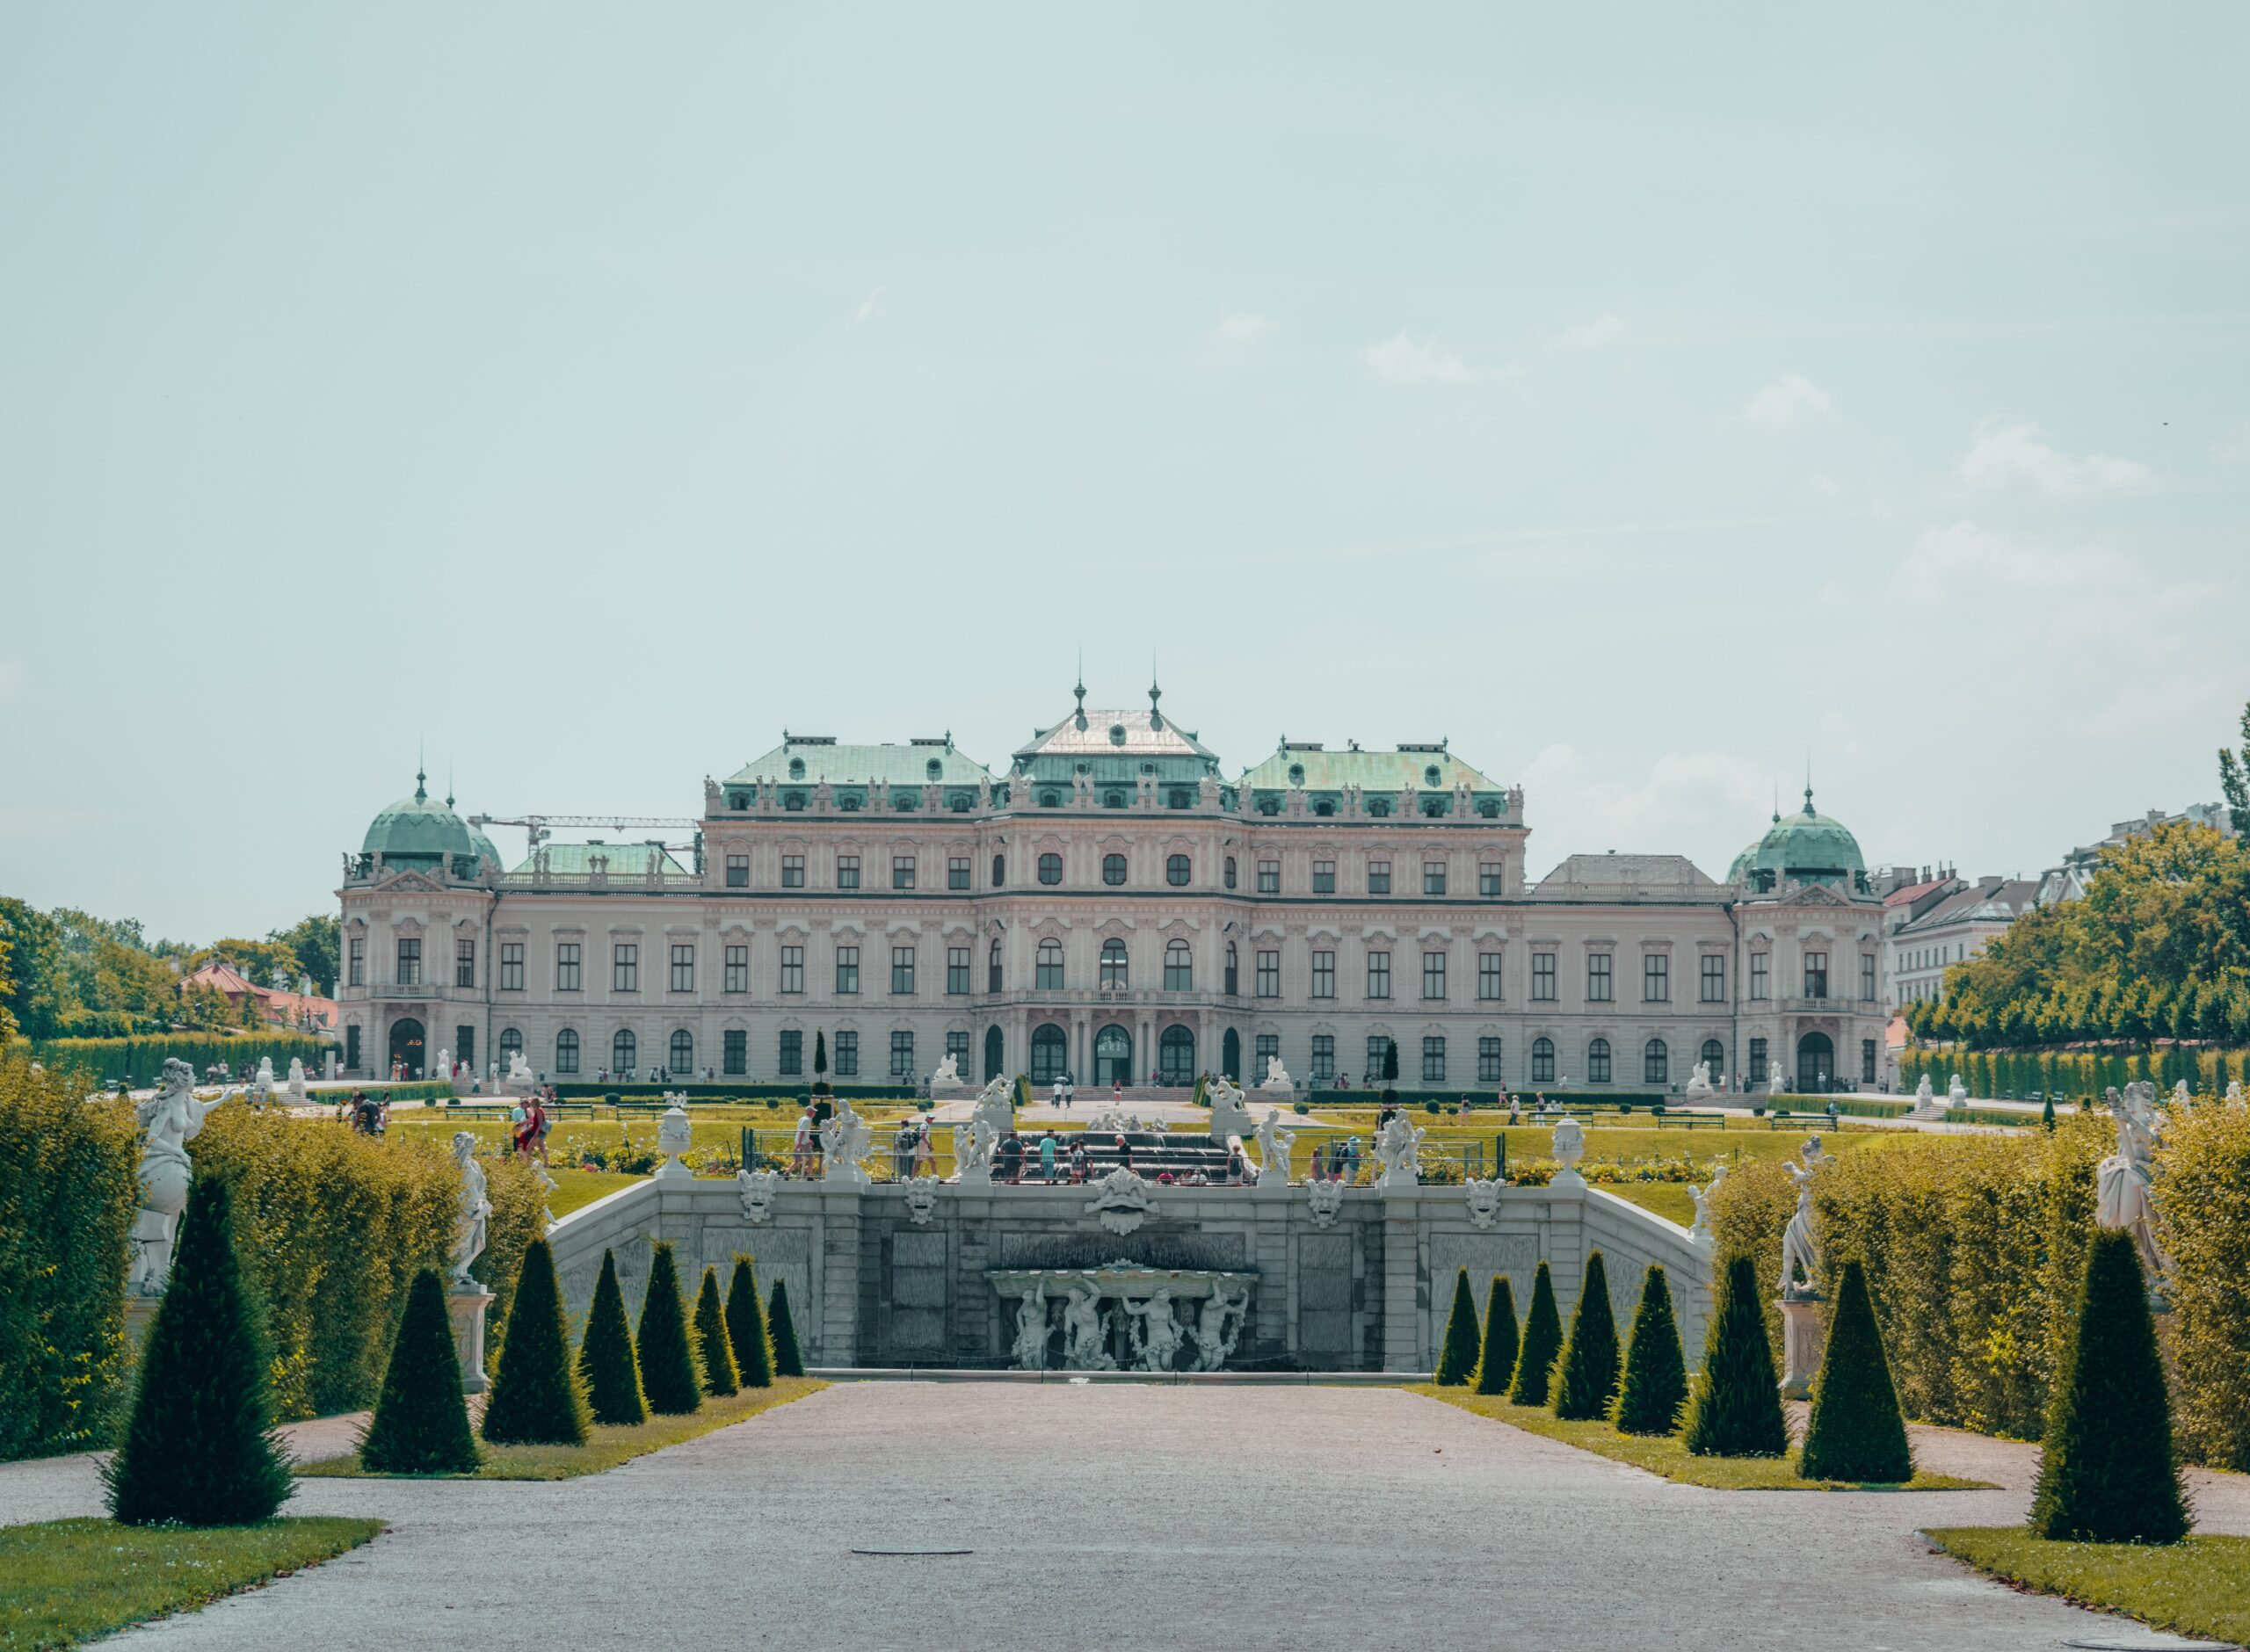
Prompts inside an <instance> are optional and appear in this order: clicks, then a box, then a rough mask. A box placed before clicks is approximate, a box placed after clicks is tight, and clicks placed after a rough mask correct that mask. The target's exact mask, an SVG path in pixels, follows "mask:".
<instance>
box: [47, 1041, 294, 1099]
mask: <svg viewBox="0 0 2250 1652" xmlns="http://www.w3.org/2000/svg"><path fill="white" fill-rule="evenodd" d="M335 1047H336V1046H335V1045H333V1044H331V1043H330V1042H329V1040H326V1039H321V1038H314V1037H311V1036H310V1035H308V1034H306V1033H301V1032H242V1033H236V1034H231V1035H230V1034H228V1033H224V1032H171V1033H164V1034H161V1035H158V1036H155V1037H150V1038H134V1039H40V1040H37V1041H36V1042H35V1043H33V1046H32V1057H33V1060H34V1061H40V1062H43V1063H44V1064H45V1065H47V1066H48V1067H61V1068H69V1069H73V1070H75V1071H78V1072H83V1073H84V1074H85V1075H86V1076H88V1077H90V1078H91V1079H94V1080H96V1081H104V1080H107V1079H112V1078H133V1079H138V1080H139V1081H140V1082H141V1083H142V1085H144V1086H145V1085H149V1084H153V1083H156V1075H157V1074H159V1073H161V1072H163V1070H164V1062H165V1061H168V1060H175V1059H176V1060H178V1061H185V1062H186V1063H187V1064H188V1065H189V1066H190V1067H192V1068H193V1069H195V1076H196V1079H197V1081H198V1082H199V1083H200V1082H201V1080H202V1077H203V1069H205V1068H207V1067H209V1066H211V1065H213V1064H214V1062H218V1061H224V1062H226V1063H227V1065H228V1066H229V1068H231V1069H233V1070H234V1072H235V1074H236V1076H237V1077H240V1076H242V1075H243V1074H244V1073H254V1072H256V1071H257V1070H258V1058H259V1057H260V1056H271V1057H272V1059H273V1071H274V1073H275V1075H276V1076H285V1075H287V1072H288V1070H289V1058H290V1057H291V1056H292V1055H294V1056H296V1057H298V1058H299V1059H301V1061H303V1062H304V1064H305V1072H306V1075H307V1076H309V1077H317V1076H319V1075H320V1070H321V1060H322V1057H323V1056H324V1055H325V1054H327V1053H328V1052H329V1051H330V1050H332V1049H334V1048H335Z"/></svg>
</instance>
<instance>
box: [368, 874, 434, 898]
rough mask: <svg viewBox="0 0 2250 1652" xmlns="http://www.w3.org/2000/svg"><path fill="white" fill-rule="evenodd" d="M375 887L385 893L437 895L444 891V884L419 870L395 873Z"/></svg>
mask: <svg viewBox="0 0 2250 1652" xmlns="http://www.w3.org/2000/svg"><path fill="white" fill-rule="evenodd" d="M375 887H376V888H379V889H381V891H382V892H383V893H384V894H385V895H439V894H442V893H443V892H444V886H443V885H441V884H439V882H438V881H437V880H436V879H434V878H431V877H428V876H425V874H424V873H419V872H400V873H393V874H392V875H391V876H389V877H388V878H386V879H384V880H382V881H381V883H379V884H377V885H376V886H375Z"/></svg>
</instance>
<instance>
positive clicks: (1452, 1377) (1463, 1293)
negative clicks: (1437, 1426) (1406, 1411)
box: [1437, 1268, 1483, 1388]
mask: <svg viewBox="0 0 2250 1652" xmlns="http://www.w3.org/2000/svg"><path fill="white" fill-rule="evenodd" d="M1482 1340H1483V1339H1482V1338H1481V1337H1479V1336H1478V1335H1477V1299H1476V1297H1474V1296H1473V1295H1471V1294H1470V1290H1469V1270H1468V1269H1467V1268H1462V1269H1459V1270H1458V1271H1456V1272H1455V1274H1454V1276H1453V1312H1451V1313H1450V1314H1448V1315H1446V1320H1445V1344H1444V1345H1443V1346H1442V1347H1441V1348H1440V1349H1439V1350H1438V1369H1437V1380H1438V1386H1439V1387H1440V1388H1465V1387H1467V1386H1468V1382H1469V1379H1470V1378H1471V1377H1472V1376H1475V1375H1476V1374H1477V1352H1478V1347H1479V1344H1480V1343H1481V1342H1482Z"/></svg>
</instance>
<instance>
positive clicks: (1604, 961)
mask: <svg viewBox="0 0 2250 1652" xmlns="http://www.w3.org/2000/svg"><path fill="white" fill-rule="evenodd" d="M1609 996H1610V995H1609V954H1608V953H1587V954H1586V1002H1587V1003H1588V1004H1608V1002H1609Z"/></svg>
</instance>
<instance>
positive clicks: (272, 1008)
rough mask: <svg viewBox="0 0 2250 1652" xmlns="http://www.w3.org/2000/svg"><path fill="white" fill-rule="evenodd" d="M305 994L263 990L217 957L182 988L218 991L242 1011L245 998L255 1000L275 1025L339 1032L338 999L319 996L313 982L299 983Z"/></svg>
mask: <svg viewBox="0 0 2250 1652" xmlns="http://www.w3.org/2000/svg"><path fill="white" fill-rule="evenodd" d="M298 984H299V985H300V986H301V987H302V988H304V989H305V990H303V991H301V992H285V991H283V990H282V989H280V988H278V987H261V986H259V985H258V983H257V982H254V981H252V980H251V979H250V977H249V976H247V975H243V973H242V971H240V970H239V969H236V967H234V966H233V965H232V964H230V963H228V962H227V961H226V960H223V959H218V958H214V959H213V960H211V961H210V962H209V963H207V964H206V965H204V966H203V967H202V968H200V969H199V970H197V971H196V972H195V973H194V974H192V975H188V976H185V977H184V978H183V979H182V980H181V982H180V983H179V989H180V990H181V991H182V992H183V993H185V992H186V991H187V990H188V989H190V988H195V987H200V988H202V989H205V990H206V991H209V992H215V993H217V994H218V995H219V996H221V997H222V998H224V999H225V1000H226V1001H227V1003H228V1004H229V1005H230V1006H231V1007H232V1008H234V1009H235V1010H236V1011H237V1012H239V1011H241V1009H242V1007H243V1000H244V999H245V998H248V999H251V1000H254V1001H255V1002H256V1003H257V1004H258V1013H259V1014H260V1015H263V1016H264V1017H265V1018H266V1019H267V1020H268V1021H270V1022H272V1024H273V1025H275V1026H288V1027H299V1028H302V1029H303V1030H304V1031H306V1032H335V1031H336V1000H335V999H333V998H323V997H321V996H319V995H318V994H316V993H315V992H314V991H313V990H312V982H309V981H303V982H299V983H298Z"/></svg>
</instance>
